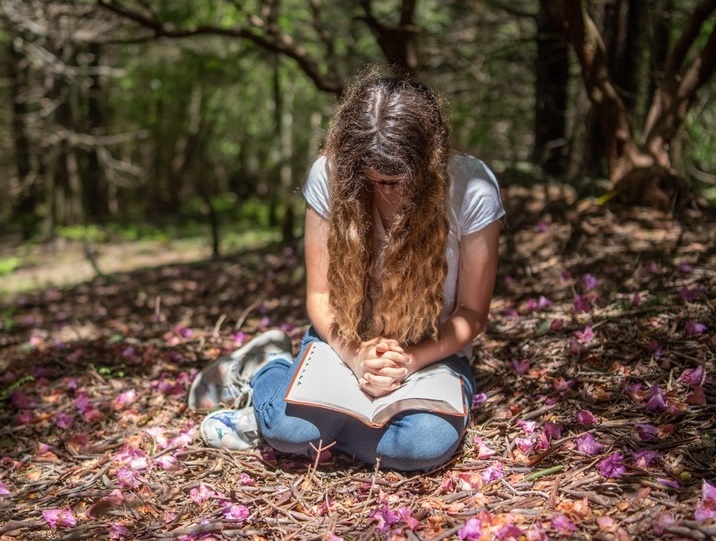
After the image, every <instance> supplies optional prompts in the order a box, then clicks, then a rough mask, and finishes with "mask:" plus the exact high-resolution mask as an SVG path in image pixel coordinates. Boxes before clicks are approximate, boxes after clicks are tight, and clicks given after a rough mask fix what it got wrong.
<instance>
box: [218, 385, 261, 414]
mask: <svg viewBox="0 0 716 541" xmlns="http://www.w3.org/2000/svg"><path fill="white" fill-rule="evenodd" d="M222 394H223V397H222V398H223V401H224V402H225V403H226V404H229V403H230V404H231V408H232V409H241V408H245V407H247V406H250V405H251V402H252V399H253V394H254V390H253V389H252V388H251V385H249V382H248V381H247V380H246V379H244V378H236V379H234V381H232V382H231V383H228V384H225V385H224V388H223V389H222Z"/></svg>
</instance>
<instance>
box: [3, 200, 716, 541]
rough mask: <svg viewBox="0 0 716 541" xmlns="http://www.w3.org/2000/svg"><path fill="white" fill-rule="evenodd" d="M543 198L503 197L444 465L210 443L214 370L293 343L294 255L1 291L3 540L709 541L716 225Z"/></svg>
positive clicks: (300, 315)
mask: <svg viewBox="0 0 716 541" xmlns="http://www.w3.org/2000/svg"><path fill="white" fill-rule="evenodd" d="M526 196H527V195H526V194H525V193H524V191H523V190H522V189H520V193H519V194H518V195H517V196H516V197H515V198H514V199H512V198H511V190H510V189H507V190H505V197H506V199H507V202H508V206H510V207H511V212H510V213H509V214H508V215H509V216H512V217H514V218H512V217H511V218H510V219H509V220H508V223H507V226H506V228H505V230H504V234H503V241H502V263H501V267H500V274H499V277H498V284H497V287H496V294H495V299H494V302H493V306H492V313H491V318H490V322H489V326H488V329H487V331H486V332H485V333H484V334H483V335H482V336H480V337H479V338H478V340H477V348H476V353H475V357H476V358H475V365H474V366H475V374H476V377H477V381H478V394H477V395H476V396H475V400H474V417H473V420H472V421H471V424H470V426H469V428H468V432H467V434H466V436H465V439H464V441H463V444H462V445H461V447H460V449H459V450H458V452H457V453H456V455H455V457H454V458H453V460H452V461H451V462H450V463H448V464H447V465H446V466H444V467H442V468H440V469H438V470H437V471H433V472H429V473H427V474H401V473H397V472H390V471H385V470H382V469H376V470H374V469H372V468H370V467H368V466H363V465H360V464H356V463H354V462H352V461H350V460H349V459H348V458H347V457H344V456H341V455H339V454H336V453H333V452H332V450H331V448H330V442H326V445H325V446H324V447H322V448H321V449H320V453H318V454H317V456H316V459H315V460H309V459H304V458H297V457H293V456H289V455H284V454H282V453H278V452H275V451H273V450H272V449H271V448H269V447H268V446H263V447H260V448H259V449H256V450H251V451H240V452H230V451H226V450H215V449H208V448H205V447H204V446H203V445H202V444H201V440H200V438H199V435H198V423H199V422H200V421H201V416H200V415H198V414H196V413H194V412H190V411H189V410H188V409H187V408H186V405H185V404H186V402H185V401H186V392H187V388H188V385H189V382H190V381H191V379H192V377H193V375H194V374H195V373H196V370H197V369H199V368H200V367H202V366H204V365H205V364H206V363H207V362H208V361H209V360H211V359H214V358H216V357H217V356H219V355H221V354H223V353H226V352H229V351H232V350H233V349H235V348H237V347H238V346H240V345H241V344H243V343H245V342H246V340H248V339H249V338H250V337H252V336H254V335H255V334H256V333H258V332H261V331H263V330H265V329H269V328H276V327H279V328H283V329H284V330H286V331H288V332H289V333H290V334H291V336H292V337H293V339H294V348H295V349H297V346H298V340H299V338H300V336H301V335H302V333H303V331H304V330H305V328H306V324H307V321H306V316H305V311H304V308H303V291H304V289H303V287H304V286H303V273H302V263H301V261H300V258H299V257H298V256H297V255H296V253H295V252H294V251H293V250H290V249H284V248H281V247H278V246H274V247H270V248H268V249H261V250H249V251H243V252H238V253H236V254H234V255H232V256H230V257H227V258H224V259H220V260H205V261H198V262H193V263H191V264H171V265H165V266H158V267H147V268H143V269H139V270H135V271H131V272H127V273H121V274H115V275H112V276H106V277H99V278H95V279H93V280H92V281H90V282H86V283H82V284H79V285H76V286H73V287H70V288H67V289H59V288H58V289H46V290H41V291H35V292H31V293H24V294H22V295H19V296H17V297H15V298H14V299H12V300H11V301H10V302H8V303H6V304H5V305H3V306H1V307H0V312H1V313H2V314H3V319H2V325H3V331H4V332H3V335H2V338H1V339H0V346H1V347H2V360H1V361H0V382H1V383H0V391H1V392H2V399H3V401H4V406H3V409H2V410H1V412H0V420H1V421H2V424H3V428H2V429H0V462H1V463H2V465H3V469H2V473H0V509H1V510H2V512H3V514H4V516H5V517H7V520H6V521H5V523H4V524H3V525H0V535H11V536H19V538H22V539H28V540H32V539H46V538H47V536H48V535H54V534H48V532H50V531H56V532H58V533H59V532H62V534H63V535H65V534H68V535H80V536H84V537H85V538H98V539H100V538H102V539H106V538H111V539H157V538H175V539H184V540H193V539H197V540H198V539H205V538H206V539H223V538H231V537H232V536H237V535H251V536H255V537H256V538H259V539H260V538H265V539H274V538H277V537H281V536H285V535H289V534H291V535H294V536H295V537H296V538H321V537H322V538H324V539H333V540H338V539H353V538H354V537H355V535H356V533H357V532H358V533H359V534H360V535H361V536H364V538H367V539H381V538H394V539H404V538H408V539H410V538H420V539H447V538H452V539H454V538H460V539H472V540H477V539H512V538H520V536H523V538H526V539H547V538H553V537H565V538H567V537H569V538H580V539H586V538H593V537H595V536H600V535H601V536H603V537H605V536H606V537H605V538H607V537H608V536H612V537H618V538H620V539H650V538H653V537H656V536H659V535H660V536H663V537H667V538H668V537H673V538H676V537H680V536H686V537H692V538H701V537H708V536H713V535H714V534H716V531H715V530H716V527H715V526H714V522H713V520H714V516H715V515H716V495H715V494H714V490H715V489H714V488H713V486H712V485H711V484H709V483H712V482H713V479H712V473H713V471H714V467H715V462H714V461H715V460H716V443H715V442H716V432H714V426H713V418H714V413H715V409H714V408H715V407H716V406H715V404H716V395H714V392H713V378H714V375H716V368H715V357H714V350H715V349H716V334H714V333H715V331H716V328H715V327H714V320H715V319H716V318H715V317H714V315H715V314H714V309H715V308H714V306H713V303H712V299H713V298H715V297H716V272H715V271H714V270H713V269H716V252H715V251H714V248H713V247H714V246H716V221H714V219H713V218H712V217H709V216H707V215H704V216H702V217H701V219H700V220H698V221H694V223H686V222H679V221H677V220H675V219H672V218H671V217H669V216H667V215H664V214H661V213H656V212H653V211H649V212H647V211H641V210H636V211H634V212H633V213H631V214H626V215H622V216H621V217H619V215H618V214H617V213H616V211H613V210H609V209H607V208H602V207H599V206H597V205H595V204H592V203H589V202H586V203H584V202H583V203H580V204H579V205H576V206H575V205H572V204H571V202H570V201H568V200H564V199H562V200H560V199H559V196H558V195H555V194H552V195H551V196H550V199H549V200H542V204H541V205H531V206H529V208H527V207H525V208H524V209H523V210H520V207H519V205H520V204H521V202H522V201H523V198H524V197H526ZM536 199H538V198H536ZM222 532H223V533H222ZM222 535H223V537H222ZM699 536H701V537H699Z"/></svg>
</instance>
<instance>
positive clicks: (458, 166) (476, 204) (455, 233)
mask: <svg viewBox="0 0 716 541" xmlns="http://www.w3.org/2000/svg"><path fill="white" fill-rule="evenodd" d="M326 163H327V160H326V157H325V156H321V157H319V158H318V159H317V160H316V161H315V162H314V163H313V166H312V167H311V170H310V172H309V173H308V178H307V179H306V182H305V183H304V185H303V196H304V197H305V198H306V202H307V203H308V205H310V206H311V208H313V209H314V210H315V211H316V212H317V213H318V214H319V215H321V216H322V217H324V218H326V219H327V218H328V215H329V214H330V190H329V187H328V173H327V167H326ZM448 173H449V175H450V216H449V217H448V218H449V222H450V234H449V237H448V242H447V247H446V258H447V264H448V273H447V276H446V277H445V283H444V285H443V293H444V299H445V303H444V305H443V310H442V313H441V322H442V321H445V320H446V319H447V318H448V317H449V316H450V314H451V313H452V311H453V310H454V309H455V301H456V295H457V280H458V270H459V265H460V238H461V237H462V236H463V235H469V234H470V233H474V232H475V231H479V230H480V229H482V228H483V227H485V226H487V225H489V224H491V223H492V222H494V221H495V220H499V219H500V218H502V217H503V216H504V215H505V209H504V207H503V205H502V200H501V199H500V188H499V185H498V183H497V179H496V178H495V175H494V174H493V173H492V171H490V169H489V168H488V167H487V166H486V165H485V164H484V163H483V162H482V161H481V160H479V159H477V158H475V157H474V156H469V155H466V154H460V153H457V152H455V153H453V154H452V155H451V157H450V162H449V164H448ZM374 225H375V228H376V231H377V234H378V235H379V238H381V237H384V236H385V231H384V230H383V225H382V223H381V220H380V219H377V220H376V221H375V224H374ZM458 353H459V354H460V355H465V356H466V357H467V358H468V359H469V358H470V356H471V355H472V345H468V346H467V347H465V348H464V349H463V350H462V351H461V352H458Z"/></svg>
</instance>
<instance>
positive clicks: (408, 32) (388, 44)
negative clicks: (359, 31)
mask: <svg viewBox="0 0 716 541" xmlns="http://www.w3.org/2000/svg"><path fill="white" fill-rule="evenodd" d="M416 3H417V0H403V2H402V4H401V9H400V22H399V23H398V25H397V26H389V25H386V24H383V23H382V22H380V21H379V20H378V19H376V17H375V15H374V14H373V5H372V4H373V1H372V0H361V6H362V7H363V11H364V12H365V17H364V20H365V22H366V24H367V25H368V27H369V28H370V30H371V32H373V35H374V36H375V39H376V41H377V42H378V46H379V47H380V49H381V51H383V55H384V56H385V59H386V61H387V63H388V65H389V66H390V67H391V68H392V69H393V71H395V72H396V73H397V74H400V75H414V74H415V73H416V72H417V71H418V69H419V68H420V52H419V47H418V27H417V26H416V25H415V23H414V22H413V19H414V16H415V7H416Z"/></svg>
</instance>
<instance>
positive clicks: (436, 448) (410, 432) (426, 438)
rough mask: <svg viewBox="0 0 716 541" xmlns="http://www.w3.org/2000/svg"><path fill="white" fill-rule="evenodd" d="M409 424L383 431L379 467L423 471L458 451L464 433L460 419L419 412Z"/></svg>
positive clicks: (444, 460) (436, 465)
mask: <svg viewBox="0 0 716 541" xmlns="http://www.w3.org/2000/svg"><path fill="white" fill-rule="evenodd" d="M410 417H411V419H410V420H409V423H407V424H402V425H400V426H396V427H395V428H396V430H394V431H393V433H391V430H389V431H387V432H386V435H385V437H384V438H383V439H382V440H381V442H380V444H379V445H378V453H377V454H378V456H379V457H380V463H381V465H382V466H385V467H386V468H390V469H396V470H402V471H418V470H421V471H426V470H431V469H434V468H437V467H439V466H441V465H442V464H444V463H446V462H447V461H448V460H450V458H451V457H452V456H453V454H454V453H455V451H456V450H457V448H458V446H459V445H460V442H461V441H462V435H463V432H464V430H463V428H462V427H463V424H464V422H463V420H462V419H459V418H455V419H447V418H445V417H441V416H437V415H433V414H428V413H421V414H415V415H411V416H410Z"/></svg>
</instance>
